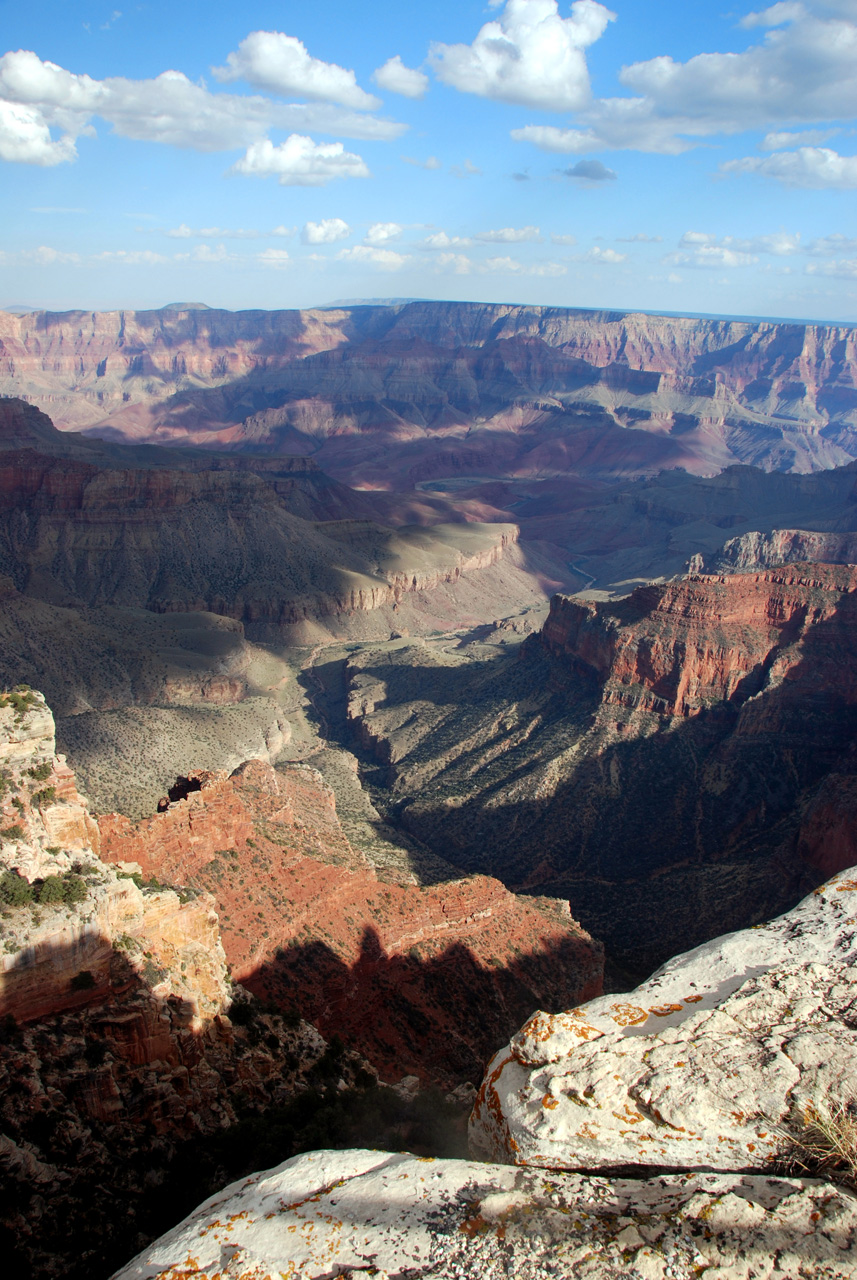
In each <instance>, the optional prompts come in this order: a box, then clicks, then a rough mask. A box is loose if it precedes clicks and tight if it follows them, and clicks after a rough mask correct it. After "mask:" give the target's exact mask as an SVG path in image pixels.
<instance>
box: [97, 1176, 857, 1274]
mask: <svg viewBox="0 0 857 1280" xmlns="http://www.w3.org/2000/svg"><path fill="white" fill-rule="evenodd" d="M855 1238H857V1207H855V1202H854V1197H853V1196H851V1195H849V1194H848V1193H847V1192H846V1191H844V1190H841V1189H839V1188H836V1187H831V1186H825V1185H824V1184H819V1183H817V1182H812V1181H801V1180H800V1179H797V1178H771V1177H764V1178H763V1177H758V1176H757V1177H746V1176H745V1177H741V1176H740V1175H734V1174H733V1175H728V1174H712V1173H695V1174H686V1175H684V1176H681V1177H663V1178H652V1179H649V1180H644V1179H629V1178H609V1177H587V1176H585V1175H582V1174H574V1173H565V1172H561V1171H551V1172H550V1173H548V1174H545V1173H542V1172H541V1171H540V1170H538V1169H526V1170H522V1169H518V1170H513V1169H508V1168H503V1167H502V1166H500V1165H494V1164H482V1163H478V1164H477V1163H475V1162H470V1161H465V1160H425V1159H423V1160H417V1159H415V1158H414V1157H413V1156H409V1155H391V1154H387V1153H386V1152H380V1151H316V1152H312V1153H311V1154H310V1155H305V1156H299V1157H297V1158H296V1159H294V1160H288V1161H286V1163H285V1164H282V1165H279V1166H278V1167H277V1168H274V1169H269V1170H267V1171H265V1172H260V1173H255V1174H253V1175H252V1177H249V1178H245V1179H242V1180H241V1181H240V1182H236V1183H233V1184H232V1186H230V1187H226V1188H224V1190H223V1191H222V1192H221V1193H220V1194H219V1195H217V1196H215V1197H213V1198H212V1199H211V1200H209V1201H207V1202H206V1203H205V1204H202V1205H200V1206H199V1208H198V1209H197V1210H196V1212H195V1213H193V1214H191V1215H190V1217H188V1218H187V1219H186V1221H185V1222H183V1223H181V1224H180V1225H179V1226H178V1227H176V1228H175V1230H173V1231H171V1232H169V1234H168V1235H166V1236H164V1237H163V1238H162V1239H160V1240H158V1241H157V1243H156V1244H154V1245H153V1246H152V1247H151V1248H149V1249H146V1250H145V1251H144V1252H143V1253H141V1254H140V1255H139V1256H138V1257H136V1258H134V1259H133V1261H131V1262H130V1263H128V1265H127V1266H124V1267H123V1268H122V1269H121V1270H120V1271H119V1272H117V1274H116V1277H115V1280H155V1278H156V1277H158V1278H160V1280H165V1278H166V1277H167V1276H174V1275H182V1276H184V1277H187V1280H207V1277H209V1276H211V1275H212V1274H213V1273H219V1274H222V1275H224V1276H229V1277H230V1280H256V1277H258V1276H260V1275H269V1274H275V1275H276V1274H278V1273H279V1274H280V1275H289V1276H295V1277H300V1278H301V1280H310V1277H314V1276H318V1275H320V1274H329V1268H330V1267H331V1264H332V1265H333V1266H336V1267H338V1268H340V1274H343V1275H347V1276H358V1275H363V1274H365V1273H366V1271H367V1265H366V1264H367V1261H369V1260H370V1259H371V1265H372V1267H373V1269H376V1274H378V1275H382V1276H388V1275H389V1276H401V1275H407V1276H410V1277H414V1280H423V1277H425V1280H428V1278H429V1277H435V1276H443V1277H447V1276H455V1277H457V1278H459V1277H460V1280H482V1278H483V1277H489V1278H490V1280H494V1278H495V1277H501V1276H507V1275H510V1274H511V1275H515V1276H523V1277H526V1280H549V1278H550V1277H553V1276H556V1275H562V1276H568V1277H574V1278H575V1280H577V1278H578V1277H579V1278H580V1280H583V1278H584V1277H586V1278H587V1280H615V1277H617V1276H624V1275H628V1276H635V1277H636V1276H643V1277H646V1280H668V1278H670V1277H674V1276H677V1275H678V1276H692V1275H705V1274H706V1273H708V1274H709V1275H710V1276H712V1277H715V1276H716V1277H717V1280H762V1278H763V1280H773V1277H775V1276H777V1275H783V1274H785V1275H788V1276H790V1277H794V1280H822V1278H823V1280H850V1278H851V1277H853V1276H854V1275H857V1266H855V1263H854V1261H853V1253H852V1250H853V1245H854V1241H855ZM225 1256H227V1257H228V1259H229V1261H228V1263H227V1264H226V1270H221V1268H222V1265H223V1264H222V1261H221V1260H222V1259H223V1258H224V1257H225Z"/></svg>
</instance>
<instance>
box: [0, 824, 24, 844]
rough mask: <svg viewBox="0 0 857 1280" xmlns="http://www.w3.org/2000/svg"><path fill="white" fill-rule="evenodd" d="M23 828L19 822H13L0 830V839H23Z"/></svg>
mask: <svg viewBox="0 0 857 1280" xmlns="http://www.w3.org/2000/svg"><path fill="white" fill-rule="evenodd" d="M23 839H24V828H23V827H22V826H21V824H20V822H13V823H12V825H11V826H10V827H4V828H3V830H2V831H0V840H23Z"/></svg>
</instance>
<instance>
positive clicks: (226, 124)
mask: <svg viewBox="0 0 857 1280" xmlns="http://www.w3.org/2000/svg"><path fill="white" fill-rule="evenodd" d="M96 116H97V117H100V118H101V119H103V120H106V121H107V122H108V123H109V124H111V125H112V127H113V129H114V131H115V132H116V133H117V134H119V135H120V136H122V137H125V138H132V139H135V140H138V141H145V142H160V143H164V144H166V145H169V146H175V147H190V148H193V149H195V150H197V151H227V150H231V149H234V148H236V147H247V146H248V145H250V144H252V143H254V142H257V141H260V140H261V139H263V138H264V137H265V136H266V134H267V133H268V131H269V130H270V129H271V128H279V129H285V130H296V131H305V130H309V129H312V130H317V131H319V132H322V133H334V134H340V135H342V136H344V137H356V138H371V139H375V140H380V141H389V140H390V139H392V138H396V137H398V136H399V134H401V133H402V131H403V129H404V128H405V126H404V125H399V124H396V123H395V122H393V121H390V120H383V119H378V118H377V117H374V116H370V115H366V114H365V113H361V112H358V111H353V110H348V109H343V108H342V107H339V106H330V105H327V104H324V103H278V102H274V101H272V100H271V99H270V98H265V97H260V96H259V95H236V94H230V93H210V92H209V91H208V90H207V89H206V88H204V87H203V86H202V85H199V84H195V83H194V82H193V81H191V80H189V79H188V77H187V76H185V75H184V74H183V73H182V72H180V71H164V72H163V73H162V74H161V75H159V76H156V77H155V78H154V79H151V80H129V79H126V78H124V77H122V76H114V77H110V78H108V79H105V80H93V79H92V78H91V77H90V76H87V75H76V74H73V73H72V72H70V71H65V70H64V69H63V68H62V67H60V66H58V65H57V64H56V63H53V62H43V61H42V60H41V59H40V58H39V57H37V56H36V54H35V53H32V52H31V51H28V50H24V49H19V50H17V51H15V52H9V53H5V54H3V56H2V57H0V158H1V159H4V160H12V161H18V162H20V163H25V164H38V165H54V164H60V163H62V162H63V161H69V160H74V159H76V157H77V151H76V149H75V139H76V138H78V137H80V136H82V135H87V136H94V129H93V127H92V123H91V122H92V120H93V118H95V117H96ZM52 130H53V131H55V132H57V131H58V132H59V133H60V135H61V136H60V137H59V138H58V139H55V138H54V136H53V133H52V132H51V131H52Z"/></svg>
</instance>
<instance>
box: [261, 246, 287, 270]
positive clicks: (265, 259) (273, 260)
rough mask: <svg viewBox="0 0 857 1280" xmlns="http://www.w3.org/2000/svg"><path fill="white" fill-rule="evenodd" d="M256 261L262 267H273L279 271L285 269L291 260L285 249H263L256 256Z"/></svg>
mask: <svg viewBox="0 0 857 1280" xmlns="http://www.w3.org/2000/svg"><path fill="white" fill-rule="evenodd" d="M256 261H257V262H258V263H259V264H260V265H261V266H263V267H275V268H277V270H279V269H280V268H282V267H287V266H288V265H289V263H290V261H291V259H290V258H289V255H288V253H287V251H286V250H285V249H263V250H262V251H261V253H257V254H256Z"/></svg>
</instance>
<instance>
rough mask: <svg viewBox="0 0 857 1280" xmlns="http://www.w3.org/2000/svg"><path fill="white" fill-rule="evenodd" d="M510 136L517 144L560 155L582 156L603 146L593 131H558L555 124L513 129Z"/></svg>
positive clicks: (530, 125)
mask: <svg viewBox="0 0 857 1280" xmlns="http://www.w3.org/2000/svg"><path fill="white" fill-rule="evenodd" d="M510 136H511V137H512V139H513V140H514V141H515V142H531V143H532V144H533V146H534V147H538V148H539V149H540V150H541V151H554V152H556V153H557V154H558V155H580V154H583V153H585V152H587V151H595V150H596V149H597V148H598V147H600V146H602V145H603V143H602V142H601V141H600V139H599V137H598V134H597V133H593V132H592V130H591V129H587V130H582V129H558V128H557V127H556V125H553V124H528V125H525V126H524V128H523V129H513V130H512V132H511V135H510Z"/></svg>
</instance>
